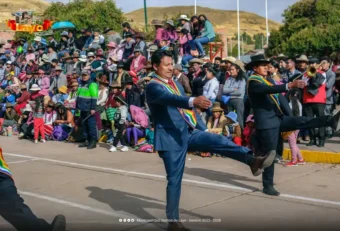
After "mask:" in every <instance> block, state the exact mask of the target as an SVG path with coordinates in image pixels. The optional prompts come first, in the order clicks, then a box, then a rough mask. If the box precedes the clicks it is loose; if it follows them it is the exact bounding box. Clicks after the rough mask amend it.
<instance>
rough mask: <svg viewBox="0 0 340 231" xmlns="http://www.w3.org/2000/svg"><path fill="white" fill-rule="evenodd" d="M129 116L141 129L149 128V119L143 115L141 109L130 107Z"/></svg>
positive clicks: (143, 112)
mask: <svg viewBox="0 0 340 231" xmlns="http://www.w3.org/2000/svg"><path fill="white" fill-rule="evenodd" d="M130 114H131V117H132V119H133V120H134V121H135V122H136V123H137V124H139V125H140V126H142V127H143V128H147V127H148V126H149V117H148V116H147V115H146V114H145V111H144V110H143V109H142V108H140V107H137V106H134V105H131V106H130Z"/></svg>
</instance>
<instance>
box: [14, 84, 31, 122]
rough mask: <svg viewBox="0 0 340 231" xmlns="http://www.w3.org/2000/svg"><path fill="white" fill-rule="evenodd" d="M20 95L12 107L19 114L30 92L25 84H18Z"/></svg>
mask: <svg viewBox="0 0 340 231" xmlns="http://www.w3.org/2000/svg"><path fill="white" fill-rule="evenodd" d="M20 89H21V96H20V97H19V98H17V99H16V101H17V105H15V107H14V109H15V111H16V112H17V113H18V115H19V116H21V114H22V112H21V109H23V108H25V107H26V104H27V102H28V101H29V99H30V97H31V94H30V93H29V92H28V91H27V87H26V85H25V84H21V85H20Z"/></svg>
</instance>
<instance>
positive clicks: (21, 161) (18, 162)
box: [7, 158, 37, 165]
mask: <svg viewBox="0 0 340 231" xmlns="http://www.w3.org/2000/svg"><path fill="white" fill-rule="evenodd" d="M35 160H37V159H36V158H35V159H29V160H18V161H13V162H8V163H7V164H9V165H12V164H20V163H25V162H30V161H35Z"/></svg>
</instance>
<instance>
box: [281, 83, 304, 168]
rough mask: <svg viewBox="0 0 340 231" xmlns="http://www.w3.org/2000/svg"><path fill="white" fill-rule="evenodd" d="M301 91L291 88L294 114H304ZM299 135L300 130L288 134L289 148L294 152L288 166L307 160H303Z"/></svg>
mask: <svg viewBox="0 0 340 231" xmlns="http://www.w3.org/2000/svg"><path fill="white" fill-rule="evenodd" d="M299 98H300V91H299V90H291V91H290V94H289V99H290V102H289V106H290V108H291V109H292V112H293V116H302V105H301V103H300V101H299ZM298 135H299V130H296V131H294V132H292V133H291V134H290V135H289V136H288V143H289V148H290V150H291V153H292V160H291V161H290V162H288V163H286V164H285V166H286V167H292V166H297V165H304V164H306V162H305V161H304V160H303V157H302V155H301V152H300V149H299V147H298V146H297V137H298Z"/></svg>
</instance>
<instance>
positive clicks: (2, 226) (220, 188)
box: [0, 137, 340, 231]
mask: <svg viewBox="0 0 340 231" xmlns="http://www.w3.org/2000/svg"><path fill="white" fill-rule="evenodd" d="M0 145H1V146H2V148H3V152H4V156H5V159H6V160H7V162H8V163H9V166H10V168H11V170H12V172H13V174H14V179H15V182H16V185H17V187H18V189H19V192H20V194H21V195H22V197H23V198H24V199H25V201H26V203H27V204H28V205H29V206H30V207H31V209H32V210H33V211H34V213H35V214H36V215H37V216H39V217H42V218H44V219H46V220H48V221H49V222H50V221H51V220H52V219H53V217H54V216H55V215H57V214H60V213H61V214H64V215H65V216H66V218H67V230H70V231H71V230H75V231H76V230H96V231H101V230H133V231H135V230H136V231H137V230H165V228H166V223H165V222H164V219H165V201H166V196H165V189H166V178H165V171H164V166H163V162H162V160H161V159H160V158H159V157H158V155H157V154H147V153H137V152H132V151H131V152H125V153H122V152H117V153H110V152H108V146H107V145H105V144H100V145H99V146H98V148H97V149H95V150H94V151H88V150H86V149H79V148H77V145H76V144H71V143H60V142H47V143H45V144H42V143H39V144H34V143H32V142H31V141H28V140H24V141H20V140H18V139H17V138H16V137H0ZM275 183H276V188H277V189H278V190H279V191H280V192H281V193H282V195H281V196H280V197H269V196H265V195H264V194H262V193H261V192H260V191H259V190H260V189H261V177H257V178H255V177H253V176H252V174H251V172H250V169H249V167H247V166H245V165H242V164H241V163H238V162H236V161H233V160H230V159H228V158H208V159H207V158H205V159H203V158H201V157H197V156H191V155H189V156H188V157H187V162H186V168H185V176H184V180H183V185H182V197H181V204H180V208H181V218H182V219H183V222H184V224H185V225H186V226H187V227H189V228H191V229H192V230H198V231H199V230H230V231H241V230H261V231H263V230H276V231H281V230H282V231H283V230H315V231H320V230H340V228H339V227H340V219H339V218H340V193H339V192H340V168H339V166H336V165H329V164H313V163H309V164H307V165H305V166H299V167H291V168H287V167H284V166H281V165H277V166H276V175H275ZM124 219H125V220H124ZM0 230H14V229H13V228H11V226H10V225H9V224H8V223H7V222H6V221H5V220H3V219H2V218H0Z"/></svg>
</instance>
